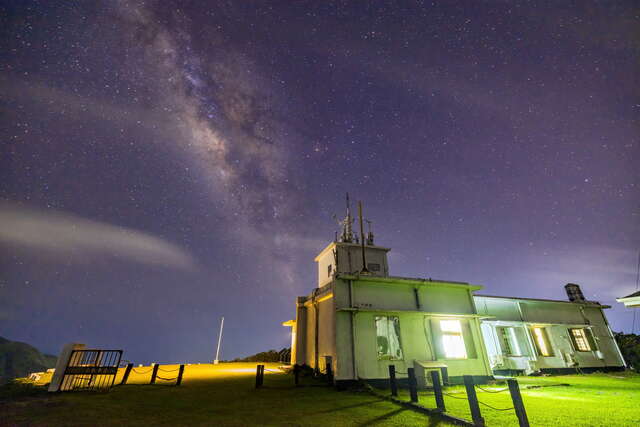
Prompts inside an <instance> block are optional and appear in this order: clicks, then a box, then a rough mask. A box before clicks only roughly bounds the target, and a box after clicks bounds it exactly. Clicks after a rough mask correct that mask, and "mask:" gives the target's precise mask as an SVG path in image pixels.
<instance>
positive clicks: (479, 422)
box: [463, 375, 484, 427]
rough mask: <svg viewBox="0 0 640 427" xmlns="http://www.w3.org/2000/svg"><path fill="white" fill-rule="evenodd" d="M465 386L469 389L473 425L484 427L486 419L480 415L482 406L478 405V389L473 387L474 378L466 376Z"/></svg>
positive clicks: (468, 397) (468, 396) (468, 395)
mask: <svg viewBox="0 0 640 427" xmlns="http://www.w3.org/2000/svg"><path fill="white" fill-rule="evenodd" d="M463 378H464V386H465V388H466V389H467V399H469V409H470V410H471V419H472V420H473V425H475V426H480V427H482V426H484V419H483V418H482V415H480V405H479V404H478V396H476V388H475V386H474V385H473V377H472V376H471V375H464V376H463Z"/></svg>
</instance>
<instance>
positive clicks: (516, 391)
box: [507, 379, 529, 427]
mask: <svg viewBox="0 0 640 427" xmlns="http://www.w3.org/2000/svg"><path fill="white" fill-rule="evenodd" d="M507 384H508V385H509V393H511V400H513V408H514V409H515V410H516V416H517V417H518V423H520V427H529V419H528V418H527V411H526V410H525V409H524V402H522V395H520V387H519V386H518V381H516V380H514V379H508V380H507Z"/></svg>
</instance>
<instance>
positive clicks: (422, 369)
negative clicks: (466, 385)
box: [413, 360, 449, 389]
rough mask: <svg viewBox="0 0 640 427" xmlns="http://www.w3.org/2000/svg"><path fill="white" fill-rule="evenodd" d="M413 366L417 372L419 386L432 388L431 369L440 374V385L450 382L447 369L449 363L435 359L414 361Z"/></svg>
mask: <svg viewBox="0 0 640 427" xmlns="http://www.w3.org/2000/svg"><path fill="white" fill-rule="evenodd" d="M413 368H414V370H415V373H416V382H417V383H418V388H421V389H425V388H432V387H433V383H432V382H431V371H437V372H438V373H439V374H440V385H447V383H448V382H449V374H448V371H447V365H445V364H444V363H442V362H433V361H424V362H422V361H419V360H414V361H413Z"/></svg>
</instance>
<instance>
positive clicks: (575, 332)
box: [569, 329, 591, 351]
mask: <svg viewBox="0 0 640 427" xmlns="http://www.w3.org/2000/svg"><path fill="white" fill-rule="evenodd" d="M569 332H570V333H571V341H573V346H574V347H575V349H576V350H578V351H591V346H590V345H589V339H588V338H587V333H586V332H585V330H584V329H569Z"/></svg>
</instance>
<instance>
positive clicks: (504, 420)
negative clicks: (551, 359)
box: [399, 373, 640, 427]
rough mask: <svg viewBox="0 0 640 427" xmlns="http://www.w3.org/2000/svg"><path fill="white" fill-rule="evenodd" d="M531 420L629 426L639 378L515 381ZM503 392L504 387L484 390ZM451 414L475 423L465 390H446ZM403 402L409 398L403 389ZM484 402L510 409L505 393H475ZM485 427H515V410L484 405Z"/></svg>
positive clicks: (427, 402) (635, 414) (422, 396)
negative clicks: (472, 420) (472, 419)
mask: <svg viewBox="0 0 640 427" xmlns="http://www.w3.org/2000/svg"><path fill="white" fill-rule="evenodd" d="M517 380H518V383H519V385H520V391H521V394H522V399H523V401H524V405H525V408H526V410H527V416H528V418H529V422H530V424H531V425H532V426H569V425H570V426H575V427H580V426H589V427H595V426H631V425H638V423H639V422H640V421H639V420H640V404H638V402H640V375H637V374H633V373H611V374H602V373H596V374H587V375H562V376H544V377H517ZM481 387H482V388H483V389H485V390H489V391H494V392H495V391H499V390H503V389H504V388H505V387H506V383H496V384H491V385H488V386H481ZM444 391H445V393H447V394H448V395H449V396H447V395H445V397H444V399H445V406H446V409H447V412H448V413H450V414H452V415H454V416H457V417H460V418H464V419H467V420H471V413H470V411H469V404H468V401H467V400H466V392H465V389H464V386H453V387H446V388H445V390H444ZM399 395H400V396H399V397H400V398H402V399H407V400H408V399H409V395H408V392H407V391H406V390H401V391H400V393H399ZM477 396H478V400H479V401H480V402H483V403H486V404H488V405H491V406H493V407H495V408H498V409H506V408H511V407H512V406H513V404H512V402H511V396H510V394H509V391H508V390H506V391H504V392H500V393H490V392H485V391H482V390H479V389H477ZM419 402H420V404H422V405H424V406H426V407H428V408H435V406H436V404H435V398H434V395H433V393H430V392H426V391H425V392H420V393H419ZM480 411H481V413H482V416H483V417H484V419H485V422H486V425H487V426H514V425H515V426H517V425H518V422H517V418H516V415H515V412H514V411H513V410H509V411H496V410H494V409H490V408H488V407H486V406H484V405H480Z"/></svg>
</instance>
